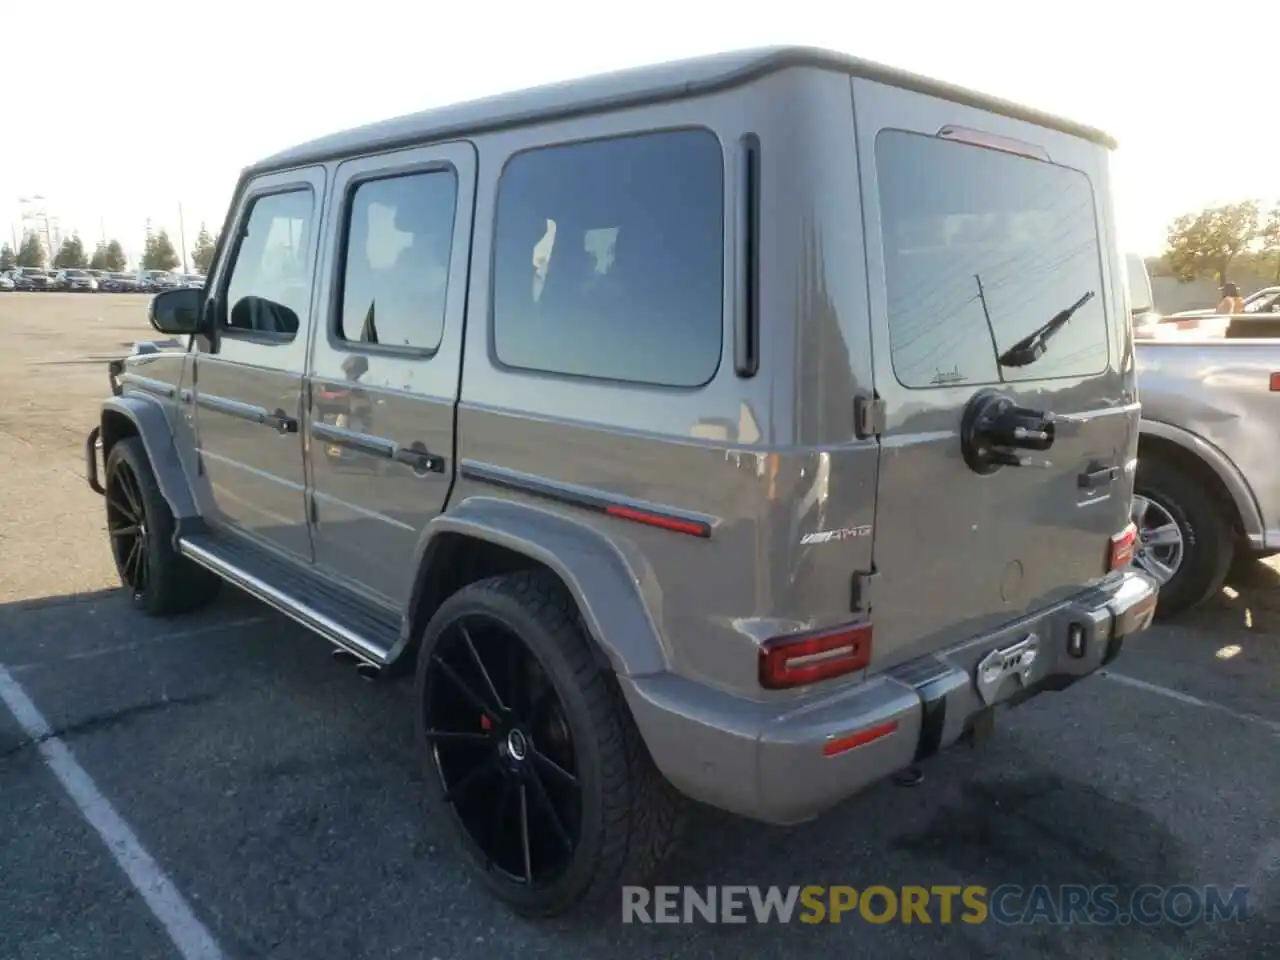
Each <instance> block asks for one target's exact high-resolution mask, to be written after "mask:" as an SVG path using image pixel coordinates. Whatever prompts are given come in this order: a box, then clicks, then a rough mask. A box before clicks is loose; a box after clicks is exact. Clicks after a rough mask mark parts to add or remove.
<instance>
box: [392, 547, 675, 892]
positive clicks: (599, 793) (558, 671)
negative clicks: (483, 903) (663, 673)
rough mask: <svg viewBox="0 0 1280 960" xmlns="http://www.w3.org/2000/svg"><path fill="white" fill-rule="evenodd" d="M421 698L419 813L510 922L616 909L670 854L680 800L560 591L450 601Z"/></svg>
mask: <svg viewBox="0 0 1280 960" xmlns="http://www.w3.org/2000/svg"><path fill="white" fill-rule="evenodd" d="M417 698H418V707H419V709H418V711H417V728H418V741H419V746H420V749H421V751H422V757H423V762H424V764H425V778H424V779H425V781H426V791H427V806H428V810H429V812H430V813H431V814H432V818H433V819H438V820H439V821H440V822H443V823H448V824H449V825H450V827H451V833H452V835H453V837H454V839H455V841H456V843H457V845H458V847H459V849H460V850H461V852H462V855H463V858H464V860H465V861H466V862H467V864H468V865H469V867H470V868H471V870H472V871H473V872H474V873H475V875H476V876H477V877H478V878H479V879H480V881H481V882H482V883H483V884H484V885H485V887H487V888H488V890H489V891H490V892H491V893H492V894H493V895H494V896H496V897H497V898H498V899H499V900H501V901H503V902H504V903H506V904H507V905H508V906H510V907H511V908H512V909H513V910H514V911H515V912H516V913H519V914H522V915H524V916H539V917H545V916H552V915H555V914H558V913H563V912H565V911H567V910H570V909H572V908H574V907H578V906H586V905H588V904H599V903H600V902H602V901H603V900H604V899H605V898H609V899H613V898H616V897H617V894H618V888H619V886H620V885H622V884H626V883H641V882H643V881H644V880H645V878H646V877H648V875H649V874H650V873H651V871H652V870H653V868H654V867H656V865H657V864H658V862H659V861H660V860H661V859H662V858H663V856H665V854H666V853H667V852H668V850H669V849H670V847H671V846H673V844H674V841H675V838H676V834H677V829H678V825H679V822H680V819H681V818H680V813H681V807H682V803H681V798H680V797H679V796H678V795H677V794H676V792H675V790H674V789H673V788H672V787H671V786H670V785H669V784H668V783H667V782H666V781H665V779H663V777H662V775H661V774H660V773H659V772H658V771H657V769H656V768H655V767H654V765H653V761H652V760H651V758H650V757H649V754H648V752H647V751H646V749H645V746H644V743H643V741H642V740H641V739H640V735H639V732H638V731H637V730H636V727H635V724H634V723H633V721H632V719H631V716H630V714H629V712H628V711H627V708H626V704H625V702H624V701H623V700H622V697H621V694H620V692H619V691H618V688H617V684H616V681H615V680H614V678H613V676H612V674H611V673H609V671H608V670H607V669H606V668H602V667H601V666H600V665H599V663H598V662H597V660H596V658H595V657H594V656H593V655H592V650H591V648H590V641H589V639H588V638H587V636H586V635H585V632H584V630H583V628H582V625H581V622H580V619H579V617H578V612H577V608H576V606H575V605H574V602H573V600H572V598H571V597H570V596H569V594H568V593H567V591H566V590H565V589H564V587H563V586H562V585H561V584H560V582H559V581H558V580H556V579H555V578H554V577H552V576H550V575H547V574H544V573H541V572H522V573H517V574H513V575H509V576H500V577H493V578H491V579H487V580H482V581H479V582H477V583H473V584H470V585H469V586H466V587H464V588H462V589H461V590H459V591H458V592H457V593H455V594H454V595H453V596H451V597H450V598H449V599H448V600H446V601H445V602H444V603H443V604H442V605H441V607H440V609H439V610H438V611H437V612H436V613H435V615H434V616H433V617H432V618H431V621H430V623H429V624H428V625H427V629H426V634H425V636H424V637H423V640H422V647H421V649H420V651H419V656H418V668H417Z"/></svg>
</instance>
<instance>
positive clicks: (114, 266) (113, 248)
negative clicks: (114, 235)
mask: <svg viewBox="0 0 1280 960" xmlns="http://www.w3.org/2000/svg"><path fill="white" fill-rule="evenodd" d="M106 260H107V265H106V266H105V267H103V268H102V269H103V270H110V271H112V272H113V273H119V272H120V271H121V270H123V269H124V268H125V267H127V266H128V265H129V260H128V258H127V257H126V256H125V255H124V247H122V246H121V245H120V241H119V240H109V241H107V256H106Z"/></svg>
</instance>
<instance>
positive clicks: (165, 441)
mask: <svg viewBox="0 0 1280 960" xmlns="http://www.w3.org/2000/svg"><path fill="white" fill-rule="evenodd" d="M121 418H123V419H124V420H125V421H127V422H128V424H130V425H131V428H132V429H131V430H130V429H129V428H126V427H125V426H124V424H122V423H121ZM130 432H132V433H136V434H137V435H138V437H139V438H141V440H142V446H143V447H144V448H145V449H146V451H147V459H148V460H150V461H151V469H152V470H153V471H155V475H156V483H157V484H159V486H160V493H161V494H162V495H163V496H164V499H165V501H166V502H167V503H168V504H169V509H170V510H171V511H173V516H174V519H175V520H181V519H184V518H194V517H198V516H199V515H200V511H199V509H198V507H197V506H196V498H195V495H194V494H193V493H192V491H191V485H190V484H189V483H188V482H187V475H186V473H184V472H183V469H182V461H181V460H180V459H179V457H178V449H177V447H176V446H174V443H173V431H172V429H170V426H169V418H168V416H166V414H165V410H164V407H163V406H162V405H161V403H160V401H159V400H155V399H152V398H151V397H149V396H147V395H145V394H138V393H127V394H122V395H121V396H118V397H112V398H111V399H109V400H105V401H103V404H102V459H103V462H104V463H105V462H106V458H107V455H108V454H110V453H111V447H112V446H113V445H114V444H115V442H116V441H117V440H119V439H120V438H121V437H122V436H127V435H128V433H130Z"/></svg>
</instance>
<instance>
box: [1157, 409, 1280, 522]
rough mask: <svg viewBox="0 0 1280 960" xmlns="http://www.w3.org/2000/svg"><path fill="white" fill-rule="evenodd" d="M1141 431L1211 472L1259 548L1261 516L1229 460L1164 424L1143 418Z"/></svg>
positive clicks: (1199, 439) (1187, 433) (1200, 440)
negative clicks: (1165, 442) (1174, 445)
mask: <svg viewBox="0 0 1280 960" xmlns="http://www.w3.org/2000/svg"><path fill="white" fill-rule="evenodd" d="M1140 431H1141V435H1143V436H1152V437H1159V438H1160V439H1162V440H1167V441H1169V442H1170V443H1173V444H1177V445H1178V446H1179V447H1181V448H1182V449H1183V450H1185V451H1187V453H1189V454H1191V455H1192V456H1194V457H1195V458H1196V459H1198V460H1199V461H1200V462H1201V463H1203V464H1204V465H1205V466H1207V467H1208V468H1209V469H1210V470H1212V471H1213V472H1214V473H1215V474H1216V475H1217V477H1218V479H1219V480H1221V481H1222V485H1223V487H1225V488H1226V490H1227V493H1229V494H1230V495H1231V501H1232V503H1234V504H1235V506H1236V510H1237V512H1239V514H1240V523H1241V526H1243V528H1244V533H1245V536H1246V537H1248V538H1249V540H1250V542H1252V543H1255V544H1256V545H1258V546H1262V541H1263V538H1264V536H1265V532H1266V527H1265V525H1264V524H1263V522H1262V512H1261V511H1260V510H1259V509H1258V502H1257V500H1256V499H1255V498H1254V495H1253V490H1252V489H1251V488H1250V486H1249V482H1248V481H1247V480H1246V479H1245V477H1244V475H1243V474H1242V473H1241V472H1240V470H1239V469H1238V468H1237V467H1236V465H1235V464H1234V463H1232V462H1231V458H1230V457H1228V456H1227V455H1226V454H1225V453H1223V452H1222V451H1221V450H1219V449H1218V448H1217V447H1216V446H1214V445H1213V444H1212V443H1210V442H1209V441H1208V440H1205V439H1204V438H1203V437H1200V436H1197V435H1196V434H1194V433H1191V432H1190V431H1189V430H1186V429H1184V428H1182V427H1178V426H1175V425H1173V424H1171V423H1165V422H1164V421H1163V420H1148V419H1146V418H1143V420H1142V423H1141V426H1140Z"/></svg>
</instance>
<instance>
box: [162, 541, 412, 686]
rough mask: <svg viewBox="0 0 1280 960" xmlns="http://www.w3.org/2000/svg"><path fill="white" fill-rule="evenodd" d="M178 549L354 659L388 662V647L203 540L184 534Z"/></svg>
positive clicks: (369, 661) (373, 662)
mask: <svg viewBox="0 0 1280 960" xmlns="http://www.w3.org/2000/svg"><path fill="white" fill-rule="evenodd" d="M201 539H204V538H201ZM178 550H179V551H180V552H181V553H182V555H183V556H184V557H187V558H188V559H190V560H191V561H193V562H194V563H198V564H200V566H202V567H205V568H207V569H209V570H212V571H213V572H214V573H216V574H217V575H218V576H220V577H222V578H223V579H224V580H226V581H228V582H229V583H233V584H235V585H236V586H237V587H239V588H240V589H241V590H244V591H245V592H246V593H249V594H252V595H253V596H255V597H257V598H258V599H259V600H261V601H263V602H264V603H266V604H268V605H269V606H272V607H275V609H277V610H279V611H280V612H281V613H283V614H284V615H285V616H287V617H290V618H291V619H293V620H295V621H297V622H298V623H300V624H302V625H303V626H304V627H306V628H307V629H309V630H312V631H314V632H315V633H318V634H319V635H320V636H322V637H324V638H325V639H326V640H328V641H329V642H330V643H332V644H333V645H334V646H336V647H339V648H340V649H342V650H345V651H347V652H348V653H350V654H351V655H352V656H353V657H355V658H356V659H357V660H359V661H362V662H364V663H367V664H370V665H372V666H375V667H378V668H383V667H386V666H388V665H389V664H390V662H391V661H390V659H389V658H388V656H387V654H388V648H386V647H382V646H379V645H378V644H376V643H373V642H371V641H369V640H367V639H366V638H365V637H362V636H361V635H359V634H358V633H356V632H354V631H352V630H350V629H349V628H347V627H346V626H344V625H343V624H341V623H339V622H338V621H337V620H335V619H334V618H333V617H331V616H329V615H328V614H325V613H323V612H321V611H319V610H317V609H315V608H314V607H312V606H311V605H309V604H307V603H304V602H303V601H301V600H298V599H296V598H295V597H293V596H291V595H289V594H288V593H286V592H285V591H283V590H281V589H279V588H277V587H274V586H272V585H271V584H270V583H267V582H266V581H265V580H262V579H261V578H259V577H257V576H254V574H252V573H250V572H249V571H247V570H244V569H242V568H241V567H239V566H237V565H236V564H234V563H232V562H231V561H230V560H228V559H226V558H224V557H222V556H219V554H218V553H217V552H215V551H214V550H211V549H209V548H208V547H206V546H205V545H204V544H203V543H195V542H193V541H192V540H190V539H187V538H186V537H182V538H180V539H179V540H178Z"/></svg>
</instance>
